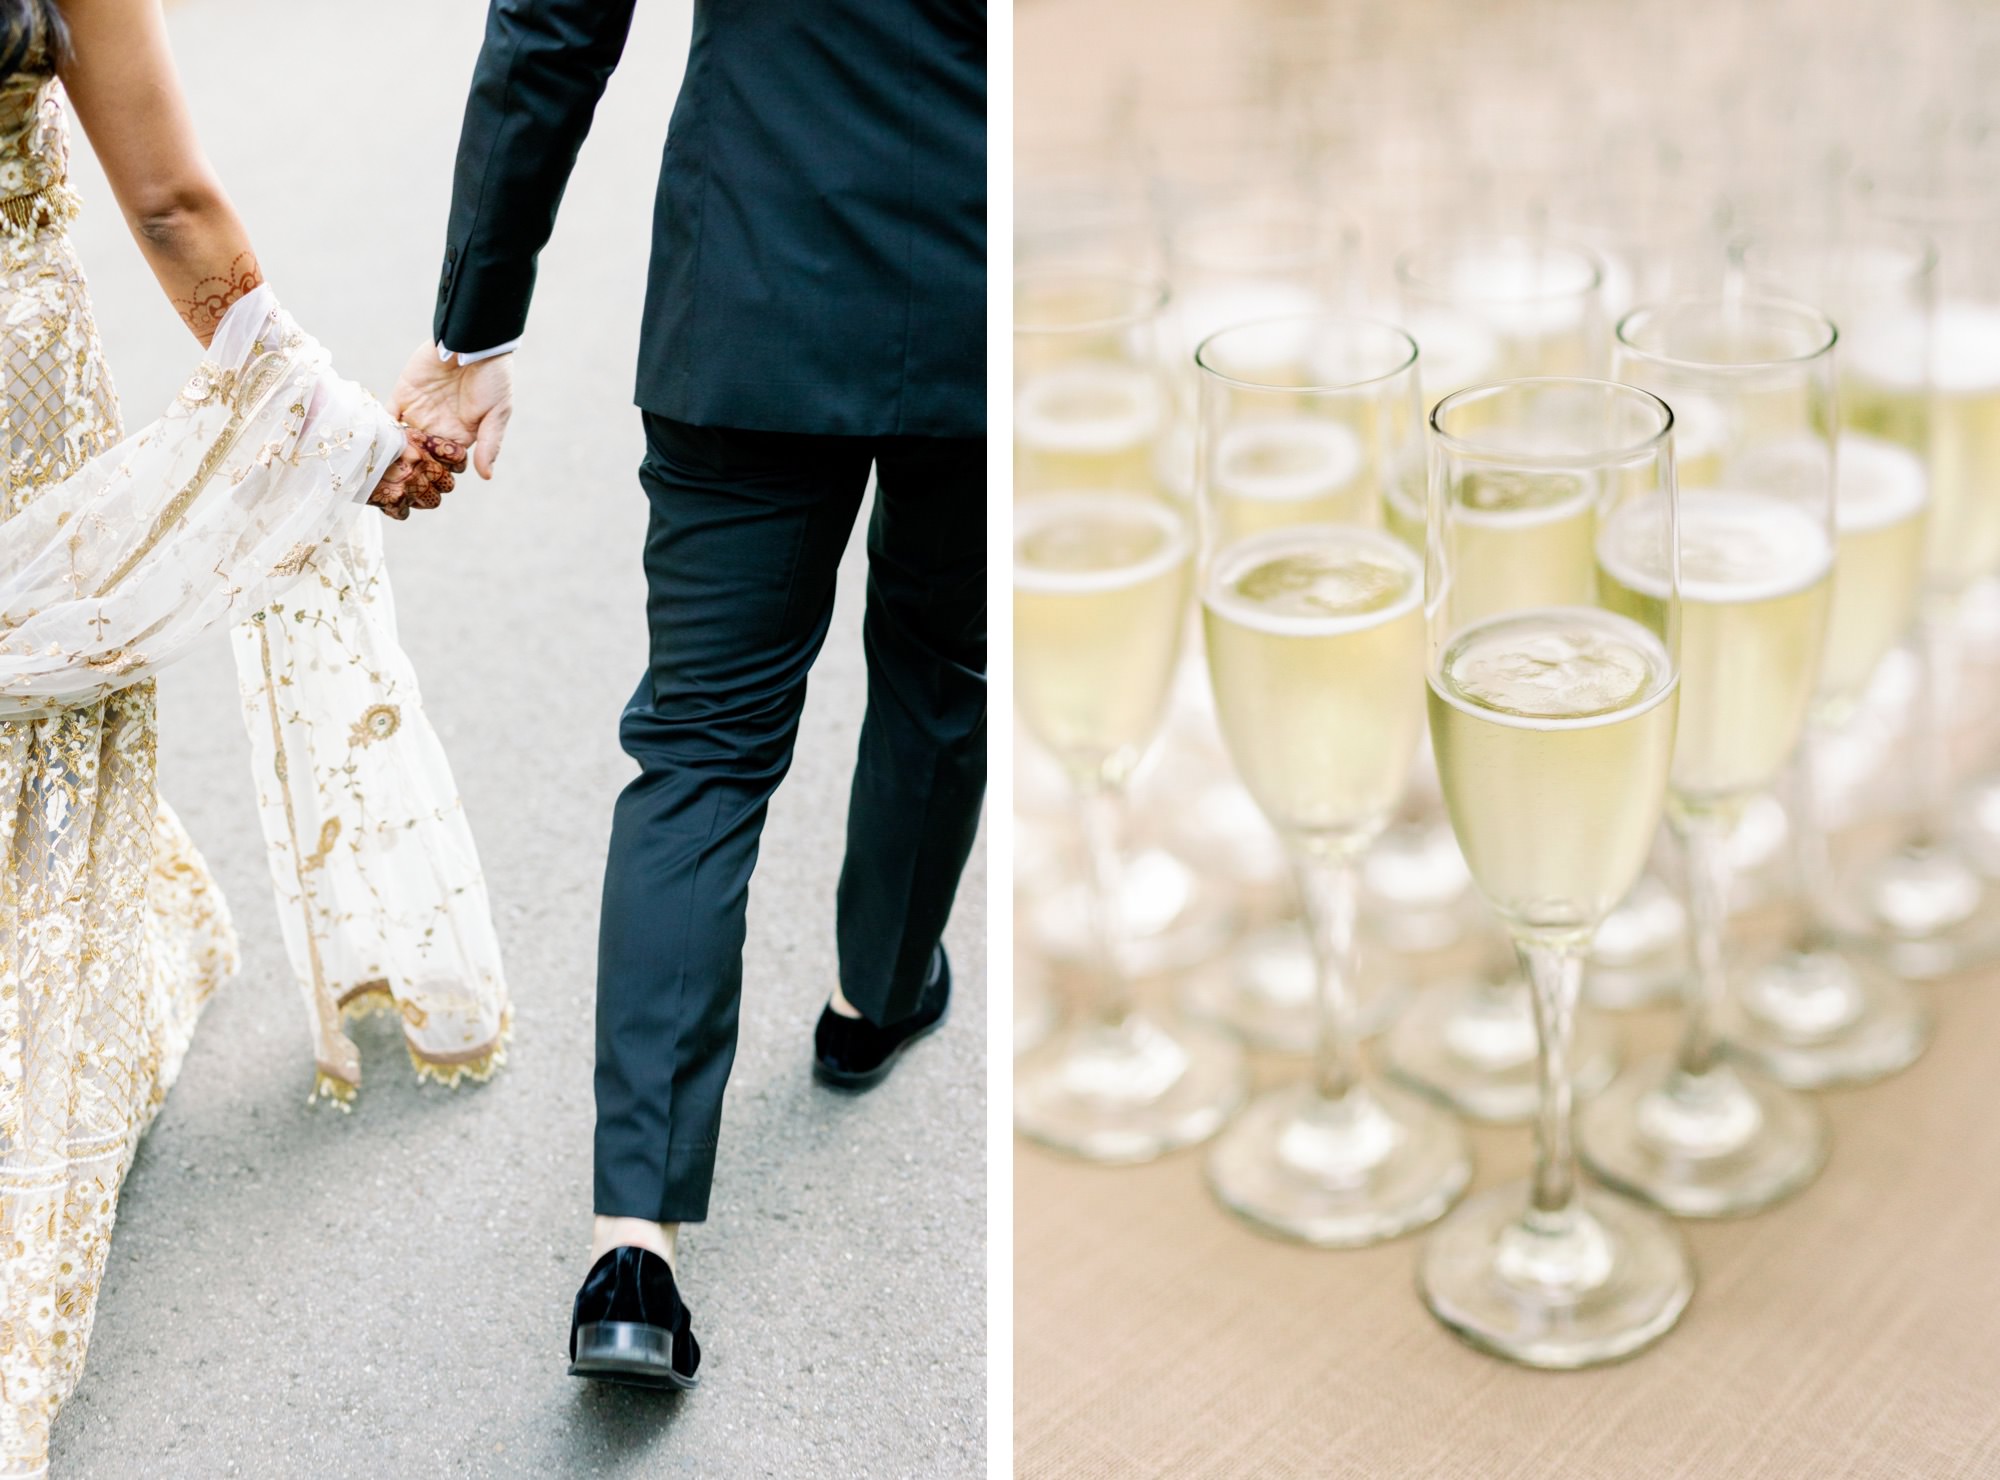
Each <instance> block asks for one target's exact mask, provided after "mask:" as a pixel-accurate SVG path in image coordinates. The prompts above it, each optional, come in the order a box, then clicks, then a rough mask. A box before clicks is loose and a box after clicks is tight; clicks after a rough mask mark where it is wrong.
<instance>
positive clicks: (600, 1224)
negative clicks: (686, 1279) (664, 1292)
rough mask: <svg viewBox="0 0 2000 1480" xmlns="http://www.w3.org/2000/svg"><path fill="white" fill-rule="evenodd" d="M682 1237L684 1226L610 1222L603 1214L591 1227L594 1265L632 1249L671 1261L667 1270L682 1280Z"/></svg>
mask: <svg viewBox="0 0 2000 1480" xmlns="http://www.w3.org/2000/svg"><path fill="white" fill-rule="evenodd" d="M680 1236H681V1226H680V1224H678V1223H654V1222H652V1221H650V1220H649V1219H645V1218H607V1217H605V1216H603V1215H602V1214H599V1215H598V1216H597V1218H596V1219H595V1220H593V1223H592V1227H591V1235H590V1262H591V1263H593V1264H595V1263H596V1262H597V1261H598V1260H599V1259H602V1258H603V1257H604V1256H605V1255H606V1254H608V1253H610V1252H611V1250H613V1249H616V1248H619V1247H620V1246H622V1245H630V1246H631V1247H633V1248H635V1249H650V1250H652V1251H653V1252H654V1253H655V1254H658V1255H659V1256H660V1257H661V1258H662V1259H664V1260H666V1261H667V1268H669V1269H671V1270H672V1271H673V1272H674V1277H675V1278H676V1279H678V1278H679V1277H680V1272H681V1266H680V1256H679V1245H680Z"/></svg>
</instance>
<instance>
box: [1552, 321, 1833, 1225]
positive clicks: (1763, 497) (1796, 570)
mask: <svg viewBox="0 0 2000 1480" xmlns="http://www.w3.org/2000/svg"><path fill="white" fill-rule="evenodd" d="M1836 337H1837V335H1836V333H1835V330H1834V327H1833V324H1832V323H1831V322H1830V321H1829V320H1828V319H1827V317H1826V316H1825V315H1824V314H1822V313H1820V312H1819V311H1818V310H1817V309H1814V308H1810V307H1808V306H1807V305H1805V304H1802V303H1797V302H1794V301H1792V300H1789V299H1783V298H1768V297H1761V296H1757V295H1753V294H1747V293H1732V294H1730V295H1728V296H1725V297H1720V298H1683V299H1676V300H1673V301H1671V302H1669V303H1666V304H1662V305H1659V306H1655V307H1648V308H1640V309H1636V310H1634V311H1633V312H1632V313H1630V314H1627V315H1626V316H1625V318H1624V319H1622V320H1621V321H1620V322H1619V325H1618V333H1617V349H1616V366H1617V369H1616V372H1615V373H1617V374H1618V375H1620V376H1621V377H1622V378H1624V379H1625V380H1627V381H1630V382H1631V383H1633V384H1635V385H1641V386H1644V387H1645V388H1647V389H1649V390H1652V391H1654V392H1655V393H1656V394H1658V395H1659V396H1661V397H1662V398H1663V399H1665V400H1666V401H1668V402H1669V403H1670V404H1672V406H1673V407H1674V416H1675V423H1676V427H1677V431H1676V437H1675V441H1676V447H1675V461H1676V466H1677V469H1678V474H1679V482H1680V536H1679V539H1680V543H1679V551H1678V555H1679V561H1680V582H1681V584H1680V599H1681V613H1682V627H1681V703H1680V721H1679V727H1678V730H1677V732H1676V740H1675V748H1674V763H1673V777H1672V783H1671V787H1670V790H1669V802H1668V808H1667V816H1668V821H1669V823H1670V825H1671V826H1672V828H1673V830H1674V834H1675V836H1676V837H1677V838H1678V839H1679V840H1680V843H1681V849H1682V853H1683V855H1684V857H1685V859H1686V873H1687V889H1688V920H1689V933H1690V937H1691V940H1690V945H1691V954H1692V956H1693V961H1694V970H1693V972H1692V973H1691V974H1690V976H1689V978H1688V991H1687V1021H1686V1026H1685V1031H1684V1036H1683V1037H1682V1040H1681V1044H1680V1048H1679V1051H1678V1052H1677V1053H1674V1054H1671V1055H1668V1056H1664V1057H1660V1058H1655V1059H1651V1060H1648V1061H1646V1062H1644V1063H1640V1064H1635V1065H1634V1066H1632V1067H1631V1068H1630V1069H1628V1070H1627V1071H1626V1072H1625V1073H1624V1074H1623V1075H1621V1076H1620V1077H1619V1079H1618V1080H1616V1081H1615V1082H1614V1083H1613V1084H1612V1086H1611V1087H1610V1088H1609V1089H1607V1090H1606V1091H1605V1092H1604V1093H1603V1094H1602V1095H1599V1096H1598V1097H1597V1098H1596V1099H1595V1100H1593V1101H1592V1102H1591V1103H1590V1104H1589V1105H1588V1106H1586V1107H1585V1109H1584V1112H1583V1116H1582V1122H1581V1125H1582V1131H1581V1138H1582V1147H1583V1157H1584V1161H1585V1163H1586V1164H1587V1165H1588V1166H1589V1167H1590V1169H1591V1171H1593V1172H1594V1173H1596V1174H1597V1176H1598V1177H1599V1178H1600V1179H1601V1180H1603V1181H1605V1182H1608V1183H1610V1184H1611V1185H1612V1186H1614V1187H1620V1188H1623V1189H1624V1190H1626V1191H1629V1192H1635V1193H1637V1194H1639V1195H1640V1196H1642V1197H1646V1198H1648V1199H1650V1200H1651V1201H1653V1202H1655V1203H1657V1204H1658V1205H1659V1206H1661V1207H1663V1208H1666V1209H1667V1210H1668V1211H1669V1212H1673V1213H1677V1214H1680V1215H1681V1216H1683V1217H1710V1218H1712V1217H1722V1216H1725V1215H1729V1214H1735V1213H1749V1212H1754V1211H1756V1210H1757V1209H1759V1208H1763V1207H1767V1206H1769V1205H1770V1204H1771V1203H1774V1202H1776V1201H1778V1200H1779V1199H1781V1198H1784V1197H1787V1196H1789V1195H1790V1194H1791V1193H1793V1192H1796V1191H1797V1190H1798V1189H1799V1188H1801V1187H1803V1186H1804V1185H1805V1184H1806V1183H1807V1182H1809V1181H1811V1180H1812V1178H1813V1177H1814V1176H1815V1175H1816V1174H1817V1173H1818V1171H1819V1169H1820V1167H1821V1165H1822V1164H1823V1163H1824V1162H1825V1160H1826V1145H1827V1133H1826V1123H1825V1120H1824V1119H1823V1118H1822V1117H1821V1115H1820V1113H1819V1111H1818V1109H1817V1108H1816V1107H1814V1106H1813V1104H1812V1103H1811V1102H1810V1101H1808V1100H1806V1099H1805V1098H1803V1097H1802V1096H1800V1095H1798V1094H1796V1093H1794V1092H1793V1091H1792V1090H1789V1089H1787V1088H1785V1087H1784V1086H1783V1085H1781V1084H1779V1083H1777V1082H1776V1081H1775V1080H1773V1079H1770V1078H1768V1077H1767V1076H1765V1075H1763V1074H1760V1073H1758V1072H1756V1071H1755V1070H1754V1069H1752V1068H1750V1067H1749V1066H1747V1065H1739V1064H1737V1063H1735V1062H1732V1061H1730V1060H1728V1059H1725V1058H1724V1057H1723V1056H1722V1054H1721V1052H1720V1049H1721V1041H1720V1038H1719V1029H1720V1026H1721V1025H1720V1021H1719V1018H1720V1013H1721V1010H1722V1008H1723V1007H1724V1005H1725V1003H1726V1000H1727V991H1728V983H1727V977H1726V974H1725V968H1726V963H1725V959H1724V928H1725V925H1726V923H1727V918H1728V899H1729V885H1730V871H1731V860H1730V856H1729V835H1730V830H1731V828H1732V827H1733V826H1734V824H1735V822H1736V820H1737V819H1738V817H1739V816H1740V814H1741V811H1742V808H1743V806H1744V804H1745V803H1746V802H1747V801H1748V800H1749V799H1750V798H1752V797H1753V796H1755V795H1757V794H1758V793H1759V792H1761V791H1764V790H1766V789H1767V788H1768V787H1769V786H1770V785H1771V784H1772V782H1773V781H1775V780H1776V779H1777V776H1778V774H1779V772H1780V771H1781V770H1782V769H1783V767H1784V764H1785V762H1786V760H1787V759H1788V758H1789V757H1790V755H1791V753H1792V752H1793V750H1795V749H1796V748H1797V746H1798V742H1799V736H1800V732H1801V731H1802V730H1803V728H1804V726H1805V720H1806V713H1807V710H1808V709H1809V708H1810V706H1811V703H1812V697H1813V691H1814V688H1815V686H1816V684H1817V681H1818V678H1819V673H1820V657H1821V653H1822V651H1823V649H1824V646H1825V639H1826V629H1827V618H1828V613H1829V608H1830V607H1831V605H1832V595H1833V579H1832V577H1833V560H1834V549H1835V547H1834V513H1833V509H1834V496H1833V490H1834V480H1833V446H1834V433H1835V429H1836V426H1837V413H1836V410H1835V401H1834V360H1833V346H1834V341H1835V339H1836ZM1637 517H1638V516H1634V518H1637ZM1635 528H1637V529H1638V533H1639V535H1643V536H1646V537H1647V540H1649V539H1650V526H1645V527H1639V526H1634V525H1632V523H1631V521H1629V520H1621V521H1620V522H1617V523H1612V524H1607V525H1605V526H1604V527H1603V528H1602V529H1601V530H1600V531H1599V533H1598V537H1597V543H1598V549H1599V559H1600V565H1601V567H1602V570H1603V581H1604V592H1605V602H1606V604H1607V605H1609V606H1612V607H1614V608H1616V609H1618V610H1621V611H1625V612H1628V613H1633V612H1648V611H1651V610H1652V609H1653V608H1654V607H1656V606H1657V605H1658V604H1659V602H1660V601H1661V600H1662V598H1661V596H1660V592H1661V591H1662V590H1663V589H1665V582H1666V572H1665V571H1664V569H1663V568H1662V567H1661V565H1660V564H1659V561H1658V560H1657V558H1656V557H1657V556H1658V554H1659V551H1658V550H1657V548H1656V547H1655V546H1654V545H1652V544H1651V543H1649V542H1645V541H1641V540H1639V539H1638V537H1637V536H1635V534H1634V529H1635Z"/></svg>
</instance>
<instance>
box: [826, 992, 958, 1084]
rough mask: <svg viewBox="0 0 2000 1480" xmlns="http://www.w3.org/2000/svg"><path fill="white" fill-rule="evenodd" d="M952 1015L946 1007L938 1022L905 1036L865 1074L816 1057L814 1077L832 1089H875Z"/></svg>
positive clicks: (939, 1015)
mask: <svg viewBox="0 0 2000 1480" xmlns="http://www.w3.org/2000/svg"><path fill="white" fill-rule="evenodd" d="M950 1017H951V1008H950V1007H946V1008H945V1010H944V1011H943V1012H941V1013H939V1014H938V1020H937V1021H936V1022H934V1023H932V1024H931V1025H930V1026H929V1027H928V1028H919V1029H918V1030H917V1031H916V1032H914V1033H912V1034H911V1035H910V1036H909V1037H907V1038H905V1039H904V1040H903V1041H902V1042H901V1043H899V1044H897V1045H896V1047H895V1048H894V1049H893V1050H891V1052H890V1054H889V1057H888V1058H886V1059H884V1060H882V1062H881V1063H879V1064H877V1065H876V1066H875V1067H874V1068H872V1069H870V1070H868V1071H867V1072H866V1073H865V1074H853V1073H849V1072H848V1071H847V1070H845V1069H829V1068H828V1067H827V1066H826V1065H825V1064H823V1063H821V1062H820V1061H819V1059H817V1058H815V1059H814V1060H813V1078H815V1079H817V1080H818V1081H819V1082H820V1083H821V1084H824V1085H826V1086H827V1087H828V1088H830V1089H845V1090H859V1089H873V1088H874V1087H875V1086H876V1085H878V1084H880V1083H881V1082H882V1081H883V1080H885V1079H887V1078H888V1077H889V1071H890V1070H892V1069H894V1068H895V1067H896V1061H897V1060H898V1059H900V1058H902V1056H903V1055H904V1054H906V1053H908V1052H909V1051H910V1049H911V1048H912V1047H913V1046H915V1045H916V1044H919V1043H922V1042H923V1041H924V1040H925V1039H926V1038H928V1037H930V1036H931V1034H933V1033H935V1032H936V1031H937V1030H938V1029H939V1028H942V1027H943V1026H944V1025H945V1023H946V1022H947V1021H948V1020H949V1019H950Z"/></svg>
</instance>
